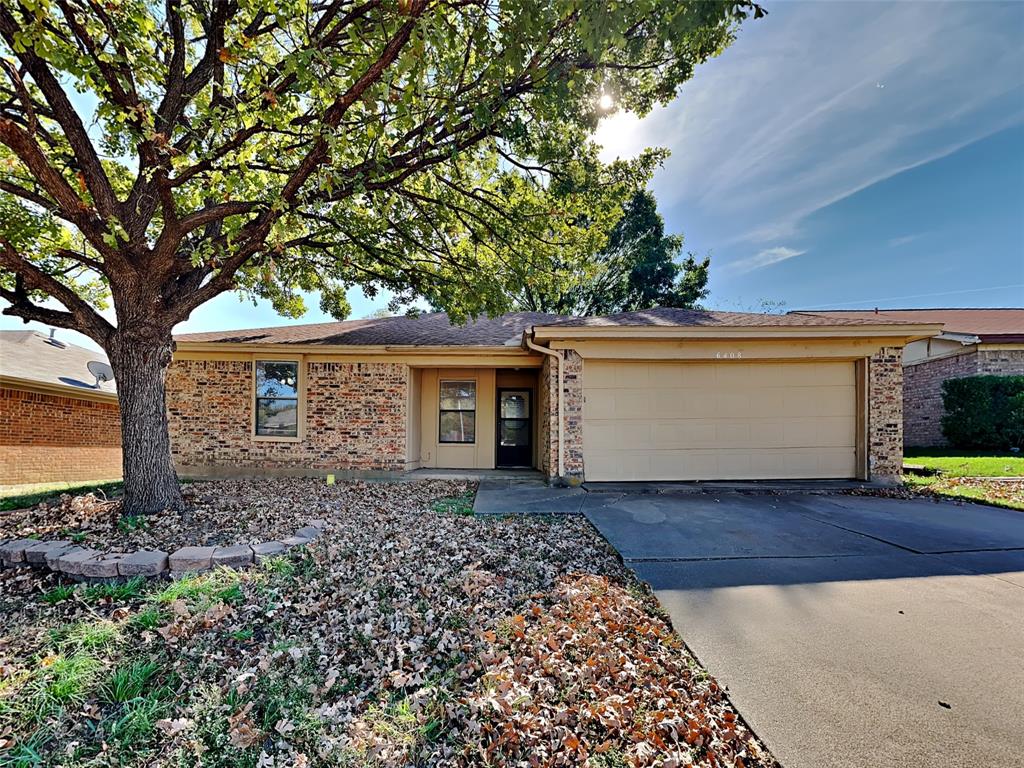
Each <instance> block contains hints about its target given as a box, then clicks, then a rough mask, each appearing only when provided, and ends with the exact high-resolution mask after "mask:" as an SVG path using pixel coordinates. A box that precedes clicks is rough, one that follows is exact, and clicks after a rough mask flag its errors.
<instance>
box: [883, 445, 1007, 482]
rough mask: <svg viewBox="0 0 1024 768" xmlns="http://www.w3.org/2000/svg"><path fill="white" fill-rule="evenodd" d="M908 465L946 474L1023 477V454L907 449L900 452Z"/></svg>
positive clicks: (954, 475) (946, 449)
mask: <svg viewBox="0 0 1024 768" xmlns="http://www.w3.org/2000/svg"><path fill="white" fill-rule="evenodd" d="M903 458H904V459H905V460H906V462H907V463H908V464H920V465H923V466H924V467H925V469H931V470H935V471H938V472H940V473H941V474H943V475H945V476H946V477H1024V455H1022V454H1014V453H996V452H985V451H960V450H956V449H954V448H908V449H907V450H906V451H904V453H903Z"/></svg>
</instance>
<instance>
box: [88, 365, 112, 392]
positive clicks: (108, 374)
mask: <svg viewBox="0 0 1024 768" xmlns="http://www.w3.org/2000/svg"><path fill="white" fill-rule="evenodd" d="M85 367H86V368H88V369H89V373H91V374H92V375H93V376H95V377H96V385H95V386H96V389H99V388H100V384H102V383H103V382H105V381H113V380H114V369H113V368H111V367H110V366H109V365H107V364H106V363H104V362H103V361H102V360H90V361H89V363H88V365H86V366H85Z"/></svg>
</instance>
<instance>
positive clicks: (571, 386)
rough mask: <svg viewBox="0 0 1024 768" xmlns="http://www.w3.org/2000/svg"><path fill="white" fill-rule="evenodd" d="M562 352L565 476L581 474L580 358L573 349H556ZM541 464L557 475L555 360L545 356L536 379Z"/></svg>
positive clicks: (580, 475) (579, 476)
mask: <svg viewBox="0 0 1024 768" xmlns="http://www.w3.org/2000/svg"><path fill="white" fill-rule="evenodd" d="M558 351H559V353H560V354H561V355H562V380H563V385H564V390H563V393H562V397H563V403H562V414H563V417H564V419H565V423H564V425H563V428H562V435H563V438H564V440H565V456H564V460H565V476H566V477H577V478H581V477H582V476H583V358H582V357H580V356H579V354H577V353H576V352H575V351H574V350H571V349H565V350H558ZM538 390H539V395H538V401H539V408H540V419H541V421H540V444H541V451H540V462H539V464H540V466H539V467H538V468H539V469H540V471H541V472H544V473H545V474H546V475H547V476H548V477H556V476H557V475H558V400H557V393H558V364H557V363H556V362H555V361H554V360H553V359H552V358H551V357H550V356H545V358H544V364H543V366H542V367H541V370H540V380H539V386H538Z"/></svg>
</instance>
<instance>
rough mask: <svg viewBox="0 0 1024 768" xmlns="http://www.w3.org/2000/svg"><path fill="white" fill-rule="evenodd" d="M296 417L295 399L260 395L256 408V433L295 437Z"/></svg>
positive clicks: (297, 415) (297, 409) (296, 429)
mask: <svg viewBox="0 0 1024 768" xmlns="http://www.w3.org/2000/svg"><path fill="white" fill-rule="evenodd" d="M298 417H299V405H298V403H297V402H296V401H295V400H289V399H284V398H263V397H261V398H260V399H259V405H258V406H257V409H256V434H258V435H278V436H281V437H295V436H296V435H297V434H298V425H299V418H298Z"/></svg>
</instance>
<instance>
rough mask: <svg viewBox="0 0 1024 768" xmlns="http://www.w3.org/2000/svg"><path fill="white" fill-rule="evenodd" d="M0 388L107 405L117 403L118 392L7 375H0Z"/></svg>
mask: <svg viewBox="0 0 1024 768" xmlns="http://www.w3.org/2000/svg"><path fill="white" fill-rule="evenodd" d="M0 387H7V388H8V389H20V390H24V391H27V392H38V393H40V394H44V395H56V396H58V397H77V398H79V399H81V400H98V401H101V402H106V403H116V402H117V392H108V391H107V390H105V389H84V388H82V387H72V386H69V385H67V384H57V383H54V382H50V381H39V380H38V379H26V378H24V377H21V376H8V375H6V374H0Z"/></svg>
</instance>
